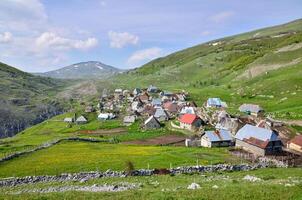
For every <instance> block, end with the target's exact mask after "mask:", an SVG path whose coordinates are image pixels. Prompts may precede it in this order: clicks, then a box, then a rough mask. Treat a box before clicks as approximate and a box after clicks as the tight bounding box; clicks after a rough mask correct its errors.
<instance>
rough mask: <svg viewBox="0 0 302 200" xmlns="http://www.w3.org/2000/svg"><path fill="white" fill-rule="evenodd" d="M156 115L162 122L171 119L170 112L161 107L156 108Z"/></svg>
mask: <svg viewBox="0 0 302 200" xmlns="http://www.w3.org/2000/svg"><path fill="white" fill-rule="evenodd" d="M154 117H155V118H156V119H157V120H158V121H160V122H162V121H167V120H169V115H168V113H167V112H166V111H165V110H164V109H163V108H161V107H160V108H156V110H155V113H154Z"/></svg>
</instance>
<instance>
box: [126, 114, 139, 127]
mask: <svg viewBox="0 0 302 200" xmlns="http://www.w3.org/2000/svg"><path fill="white" fill-rule="evenodd" d="M135 119H136V117H135V116H134V115H131V116H125V117H124V120H123V123H124V125H125V126H130V125H131V124H133V123H134V122H135Z"/></svg>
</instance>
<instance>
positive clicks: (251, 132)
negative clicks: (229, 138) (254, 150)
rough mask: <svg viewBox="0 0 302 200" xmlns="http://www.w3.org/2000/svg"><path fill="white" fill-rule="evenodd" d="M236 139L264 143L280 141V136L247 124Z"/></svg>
mask: <svg viewBox="0 0 302 200" xmlns="http://www.w3.org/2000/svg"><path fill="white" fill-rule="evenodd" d="M235 138H236V139H239V140H244V139H250V138H255V139H258V140H262V141H267V140H268V141H278V140H279V138H278V135H277V134H276V133H275V132H274V131H271V130H268V129H265V128H260V127H256V126H252V125H250V124H246V125H245V126H244V127H242V128H241V129H240V130H239V131H238V132H237V134H236V136H235Z"/></svg>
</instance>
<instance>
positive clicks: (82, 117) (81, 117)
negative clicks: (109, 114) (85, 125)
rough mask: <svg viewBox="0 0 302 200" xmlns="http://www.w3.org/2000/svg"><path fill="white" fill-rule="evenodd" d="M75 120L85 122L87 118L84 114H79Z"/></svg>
mask: <svg viewBox="0 0 302 200" xmlns="http://www.w3.org/2000/svg"><path fill="white" fill-rule="evenodd" d="M76 121H77V122H87V119H86V118H85V117H84V116H80V117H78V118H77V120H76Z"/></svg>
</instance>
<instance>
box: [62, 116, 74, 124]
mask: <svg viewBox="0 0 302 200" xmlns="http://www.w3.org/2000/svg"><path fill="white" fill-rule="evenodd" d="M64 122H66V123H72V122H73V118H71V117H66V118H65V119H64Z"/></svg>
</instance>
